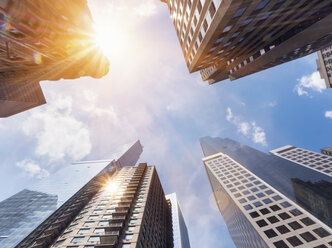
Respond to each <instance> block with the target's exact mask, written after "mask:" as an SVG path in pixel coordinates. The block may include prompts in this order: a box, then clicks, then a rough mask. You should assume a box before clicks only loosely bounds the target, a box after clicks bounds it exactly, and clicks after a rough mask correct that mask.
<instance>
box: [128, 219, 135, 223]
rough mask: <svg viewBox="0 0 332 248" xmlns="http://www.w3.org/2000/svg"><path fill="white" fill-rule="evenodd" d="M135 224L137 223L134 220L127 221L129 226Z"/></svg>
mask: <svg viewBox="0 0 332 248" xmlns="http://www.w3.org/2000/svg"><path fill="white" fill-rule="evenodd" d="M136 222H137V220H136V219H133V220H130V221H129V223H130V224H135V223H136Z"/></svg>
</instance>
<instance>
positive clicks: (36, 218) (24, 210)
mask: <svg viewBox="0 0 332 248" xmlns="http://www.w3.org/2000/svg"><path fill="white" fill-rule="evenodd" d="M129 151H131V152H126V153H125V154H124V155H123V156H122V157H121V158H122V160H123V161H131V162H135V163H136V162H137V161H138V158H139V156H140V154H141V152H142V146H141V144H140V143H139V141H138V142H136V143H135V144H134V145H133V146H132V147H131V148H130V149H129ZM117 164H119V160H117V161H115V160H113V161H112V160H105V161H88V162H79V163H75V164H72V165H69V166H67V167H64V168H62V169H60V170H59V171H57V172H55V173H54V174H52V175H51V176H49V177H47V178H44V179H42V180H41V181H39V182H38V183H36V184H35V185H33V186H31V187H30V188H29V189H25V190H23V191H21V192H19V193H17V194H15V195H14V196H12V197H10V198H8V199H6V200H4V201H2V202H1V203H0V222H1V223H0V247H1V248H12V247H15V246H16V245H18V244H19V243H20V242H21V241H22V240H23V239H24V238H26V237H27V236H28V235H29V233H31V232H32V231H33V230H34V229H35V228H37V227H38V226H39V225H40V224H41V223H43V221H45V220H46V219H47V218H48V217H49V216H51V215H52V214H53V213H54V212H55V211H56V210H58V209H59V208H60V207H61V206H63V205H64V203H66V202H67V201H68V200H69V199H70V198H71V197H73V195H75V193H76V192H78V191H79V190H80V189H81V188H82V187H84V186H85V185H86V184H87V183H88V182H89V181H91V180H92V179H93V178H94V177H95V176H97V175H100V174H103V173H105V172H109V173H111V172H112V171H113V170H115V168H116V165H117ZM126 165H127V164H126V163H123V166H126ZM23 247H24V246H23Z"/></svg>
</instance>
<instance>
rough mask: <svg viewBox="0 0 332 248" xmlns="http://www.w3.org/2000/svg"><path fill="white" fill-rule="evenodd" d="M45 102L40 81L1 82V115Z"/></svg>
mask: <svg viewBox="0 0 332 248" xmlns="http://www.w3.org/2000/svg"><path fill="white" fill-rule="evenodd" d="M45 103H46V100H45V97H44V94H43V91H42V89H41V88H40V85H39V82H28V83H6V82H1V83H0V117H8V116H11V115H14V114H17V113H20V112H22V111H25V110H28V109H31V108H34V107H37V106H39V105H42V104H45Z"/></svg>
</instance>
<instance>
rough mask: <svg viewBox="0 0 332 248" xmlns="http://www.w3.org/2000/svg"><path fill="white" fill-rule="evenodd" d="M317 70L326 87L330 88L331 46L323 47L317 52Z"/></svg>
mask: <svg viewBox="0 0 332 248" xmlns="http://www.w3.org/2000/svg"><path fill="white" fill-rule="evenodd" d="M317 55H318V59H317V60H316V64H317V70H318V71H319V75H320V77H321V79H324V81H325V84H326V88H332V46H328V47H325V48H323V49H321V50H319V51H318V52H317Z"/></svg>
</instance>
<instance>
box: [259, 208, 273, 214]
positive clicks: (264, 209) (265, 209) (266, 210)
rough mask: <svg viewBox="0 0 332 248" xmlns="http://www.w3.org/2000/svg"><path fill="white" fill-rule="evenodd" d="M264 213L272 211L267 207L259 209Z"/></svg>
mask: <svg viewBox="0 0 332 248" xmlns="http://www.w3.org/2000/svg"><path fill="white" fill-rule="evenodd" d="M259 211H260V212H261V213H262V214H264V215H265V214H269V213H271V212H270V210H268V209H267V208H263V209H261V210H259Z"/></svg>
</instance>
